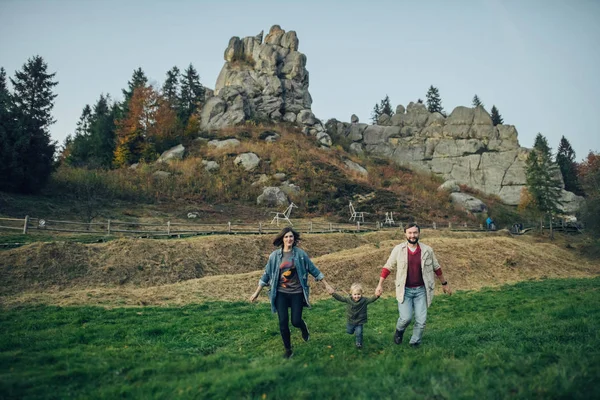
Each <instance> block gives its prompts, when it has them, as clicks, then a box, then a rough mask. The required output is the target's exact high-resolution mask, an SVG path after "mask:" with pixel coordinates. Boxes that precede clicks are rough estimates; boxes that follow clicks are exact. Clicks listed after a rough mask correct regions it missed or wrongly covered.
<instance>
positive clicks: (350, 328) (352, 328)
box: [346, 324, 363, 346]
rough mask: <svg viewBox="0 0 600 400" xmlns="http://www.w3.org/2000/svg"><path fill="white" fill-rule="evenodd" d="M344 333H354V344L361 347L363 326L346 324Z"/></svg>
mask: <svg viewBox="0 0 600 400" xmlns="http://www.w3.org/2000/svg"><path fill="white" fill-rule="evenodd" d="M346 332H347V333H349V334H350V335H352V334H353V333H356V344H360V345H361V346H362V341H363V326H362V324H359V325H354V324H346Z"/></svg>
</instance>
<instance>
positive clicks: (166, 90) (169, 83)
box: [162, 66, 180, 107]
mask: <svg viewBox="0 0 600 400" xmlns="http://www.w3.org/2000/svg"><path fill="white" fill-rule="evenodd" d="M179 79H180V72H179V68H177V67H176V66H175V67H173V68H171V69H170V70H169V71H168V72H167V79H166V80H165V83H164V85H163V87H162V94H163V96H164V98H165V99H166V100H167V101H168V102H169V103H171V104H172V105H173V107H177V100H178V98H179Z"/></svg>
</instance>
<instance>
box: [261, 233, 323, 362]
mask: <svg viewBox="0 0 600 400" xmlns="http://www.w3.org/2000/svg"><path fill="white" fill-rule="evenodd" d="M299 241H300V234H299V233H298V232H296V231H295V230H294V229H292V228H291V227H286V228H283V230H282V231H281V232H280V233H279V234H278V235H277V237H275V239H274V240H273V245H274V246H276V247H279V249H277V250H275V251H273V252H272V253H271V255H270V256H269V261H268V262H267V265H266V266H265V273H264V274H263V276H262V277H261V278H260V280H259V281H258V287H257V288H256V291H255V292H254V293H253V294H252V296H250V302H253V301H254V300H256V298H257V297H258V294H259V293H260V291H261V290H262V288H263V287H264V286H267V285H269V299H270V300H271V310H272V311H273V313H275V312H277V315H278V316H279V331H280V332H281V338H282V339H283V346H284V347H285V353H284V357H285V358H290V357H291V356H292V354H293V351H292V343H291V338H290V326H289V316H288V309H291V310H292V325H294V326H295V327H296V328H299V329H300V331H302V339H304V341H305V342H307V341H308V339H309V338H310V333H309V331H308V327H307V326H306V322H304V320H303V319H302V309H303V307H304V306H306V307H309V308H310V303H309V302H308V296H309V294H310V289H309V287H308V274H311V275H312V276H314V278H315V280H316V281H322V282H323V283H324V284H325V287H326V288H328V287H330V286H329V284H328V283H327V282H326V281H325V279H323V274H322V273H321V271H319V269H318V268H317V267H315V265H314V264H313V262H312V261H311V260H310V258H309V257H308V254H306V252H305V251H304V250H302V249H300V248H298V247H296V245H297V244H298V242H299Z"/></svg>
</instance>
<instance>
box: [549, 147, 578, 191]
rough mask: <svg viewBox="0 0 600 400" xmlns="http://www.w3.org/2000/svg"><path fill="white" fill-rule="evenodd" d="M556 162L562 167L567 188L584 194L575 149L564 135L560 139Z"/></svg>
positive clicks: (561, 170)
mask: <svg viewBox="0 0 600 400" xmlns="http://www.w3.org/2000/svg"><path fill="white" fill-rule="evenodd" d="M556 164H558V167H559V168H560V172H561V173H562V177H563V181H564V182H565V190H568V191H569V192H573V193H575V194H577V195H579V196H581V195H583V190H582V189H581V185H580V184H579V179H578V177H577V163H576V162H575V151H574V150H573V148H572V147H571V143H569V141H568V140H567V138H565V137H564V136H563V137H562V138H561V139H560V144H559V145H558V152H557V153H556Z"/></svg>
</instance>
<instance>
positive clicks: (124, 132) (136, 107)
mask: <svg viewBox="0 0 600 400" xmlns="http://www.w3.org/2000/svg"><path fill="white" fill-rule="evenodd" d="M159 107H160V104H159V95H158V93H157V92H156V91H155V90H154V88H153V87H152V86H138V87H136V88H134V90H133V93H132V96H131V98H130V99H129V102H128V107H127V113H126V114H125V115H124V116H123V118H122V119H120V120H118V121H117V130H116V139H117V143H116V148H115V153H114V159H113V163H114V165H115V167H118V168H119V167H124V166H127V165H130V164H133V163H136V162H139V161H152V160H154V159H156V157H157V154H156V150H155V147H154V139H155V137H154V136H155V135H154V134H155V127H156V120H157V114H158V110H159Z"/></svg>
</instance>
